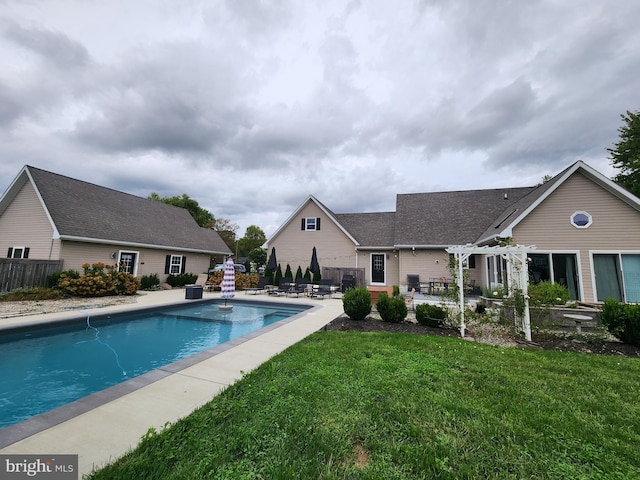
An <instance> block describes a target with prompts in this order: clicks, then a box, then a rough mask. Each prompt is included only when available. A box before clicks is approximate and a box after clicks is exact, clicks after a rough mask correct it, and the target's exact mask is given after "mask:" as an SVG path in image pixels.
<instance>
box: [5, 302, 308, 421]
mask: <svg viewBox="0 0 640 480" xmlns="http://www.w3.org/2000/svg"><path fill="white" fill-rule="evenodd" d="M218 305H219V302H218V301H213V302H211V301H206V302H197V303H193V304H189V305H187V306H185V305H184V304H182V305H180V306H179V307H172V308H170V307H164V308H162V309H160V310H158V309H155V310H151V311H148V310H147V311H144V312H142V311H140V312H136V313H132V314H127V315H122V314H119V315H111V316H101V317H94V318H91V317H87V318H85V319H77V320H76V321H75V322H73V323H70V324H66V325H61V326H56V327H54V328H40V329H37V330H33V329H22V330H20V331H14V332H12V333H4V334H2V335H0V372H2V382H1V383H2V385H0V428H2V427H6V426H9V425H13V424H15V423H18V422H21V421H23V420H25V419H28V418H30V417H32V416H34V415H38V414H40V413H43V412H47V411H50V410H52V409H55V408H56V407H59V406H61V405H65V404H68V403H70V402H73V401H75V400H78V399H80V398H83V397H85V396H87V395H90V394H92V393H95V392H98V391H100V390H104V389H106V388H108V387H110V386H113V385H116V384H119V383H121V382H126V381H127V380H130V379H132V378H135V377H138V376H140V375H142V374H144V373H147V372H150V371H152V370H154V369H157V368H159V367H162V366H164V365H167V364H170V363H172V362H176V361H178V360H180V359H184V358H187V357H190V356H192V355H195V354H197V353H198V352H202V351H205V350H207V349H211V348H212V347H215V346H216V345H220V344H223V343H224V342H228V341H229V340H232V339H234V338H237V337H241V336H243V335H246V334H247V333H249V332H252V331H255V330H257V329H260V328H262V327H264V326H267V325H270V324H273V323H275V322H278V321H280V320H283V319H285V318H288V317H291V316H293V315H296V314H298V313H300V312H302V311H304V310H306V309H308V308H309V306H305V305H290V304H265V303H259V302H258V303H253V302H242V303H241V302H234V308H233V310H232V311H231V312H223V311H221V310H219V309H218Z"/></svg>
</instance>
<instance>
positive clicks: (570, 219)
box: [569, 210, 593, 229]
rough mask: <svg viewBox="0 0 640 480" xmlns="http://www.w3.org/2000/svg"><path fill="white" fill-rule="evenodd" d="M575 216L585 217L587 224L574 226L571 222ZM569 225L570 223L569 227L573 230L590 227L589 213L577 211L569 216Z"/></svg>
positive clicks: (591, 222) (591, 220)
mask: <svg viewBox="0 0 640 480" xmlns="http://www.w3.org/2000/svg"><path fill="white" fill-rule="evenodd" d="M576 215H584V216H585V217H587V219H588V220H587V224H586V225H578V224H576V222H575V221H574V220H573V217H575V216H576ZM569 223H571V226H572V227H574V228H579V229H582V228H589V227H590V226H591V225H593V217H592V216H591V214H590V213H589V212H585V211H584V210H577V211H575V212H573V213H572V214H571V215H570V216H569Z"/></svg>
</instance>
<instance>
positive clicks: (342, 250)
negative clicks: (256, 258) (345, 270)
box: [268, 201, 369, 274]
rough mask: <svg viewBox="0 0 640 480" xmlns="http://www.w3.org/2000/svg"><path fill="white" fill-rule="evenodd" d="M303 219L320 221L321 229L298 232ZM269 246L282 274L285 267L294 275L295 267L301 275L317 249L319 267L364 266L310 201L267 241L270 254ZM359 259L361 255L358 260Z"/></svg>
mask: <svg viewBox="0 0 640 480" xmlns="http://www.w3.org/2000/svg"><path fill="white" fill-rule="evenodd" d="M306 217H315V218H320V219H321V220H320V230H319V231H303V230H301V229H300V222H301V220H302V218H306ZM271 247H275V249H276V258H277V260H278V263H279V264H280V266H281V267H282V271H283V272H284V270H285V268H287V264H288V265H290V266H291V269H292V270H293V273H294V274H295V272H296V270H297V268H298V266H300V267H301V268H302V271H303V273H304V271H305V269H306V268H307V267H308V266H309V264H310V263H311V252H312V250H313V247H316V251H317V254H318V263H319V264H320V268H322V267H366V265H359V264H358V263H361V261H360V260H361V259H360V258H356V249H355V244H354V243H353V242H352V241H351V240H350V239H349V238H348V237H347V236H346V235H345V234H344V232H343V231H342V230H340V229H339V228H338V227H337V226H336V224H335V223H334V222H333V221H332V220H331V219H330V218H329V217H327V216H326V215H325V214H324V213H323V212H322V210H321V209H320V208H319V207H318V206H317V205H316V204H315V203H313V202H311V201H310V202H308V203H307V204H306V205H305V206H304V207H303V209H302V210H301V211H300V212H299V214H298V215H297V216H296V217H294V218H293V219H292V220H291V222H289V224H287V225H286V226H285V227H284V228H283V229H282V231H280V233H279V234H278V236H277V237H275V238H274V239H272V240H271V241H270V242H269V251H268V254H269V255H270V254H271ZM362 256H363V254H362V253H360V257H362ZM368 258H369V255H366V256H365V258H362V260H363V261H364V262H365V263H366V262H367V261H368Z"/></svg>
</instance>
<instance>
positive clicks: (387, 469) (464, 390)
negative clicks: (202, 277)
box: [91, 331, 640, 480]
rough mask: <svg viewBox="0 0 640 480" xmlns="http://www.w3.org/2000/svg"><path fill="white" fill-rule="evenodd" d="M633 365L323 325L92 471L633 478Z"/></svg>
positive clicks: (637, 441) (636, 465) (639, 461)
mask: <svg viewBox="0 0 640 480" xmlns="http://www.w3.org/2000/svg"><path fill="white" fill-rule="evenodd" d="M639 400H640V362H639V361H638V360H637V359H633V358H624V357H612V356H600V355H589V354H581V353H568V352H559V351H546V350H539V349H529V348H510V347H495V346H489V345H483V344H478V343H471V342H468V341H465V340H461V339H459V338H449V337H439V336H428V335H409V334H393V333H361V332H335V331H334V332H318V333H316V334H314V335H312V336H310V337H308V338H307V339H305V340H304V341H302V342H300V343H298V344H296V345H294V346H293V347H291V348H289V349H287V350H286V351H285V352H283V353H282V354H280V355H278V356H276V357H274V358H273V359H271V360H270V361H269V362H267V363H265V364H263V365H262V366H261V367H259V368H258V369H256V370H255V371H254V372H251V373H249V374H247V375H245V376H244V378H243V379H242V380H241V381H239V382H237V383H236V384H234V385H232V386H230V387H229V388H227V389H226V390H225V391H224V392H223V393H222V394H220V395H219V396H218V397H216V398H215V399H214V400H213V401H211V402H210V403H208V404H207V405H205V406H204V407H202V408H200V409H198V410H197V411H195V412H194V413H192V414H191V415H190V416H188V417H186V418H185V419H183V420H181V421H178V422H176V423H175V424H173V425H170V426H167V428H165V429H164V430H163V431H161V432H155V431H150V432H149V433H148V434H147V435H146V436H145V437H144V438H143V439H142V441H141V443H140V445H139V446H138V448H137V449H136V450H134V451H132V452H130V453H129V454H127V455H125V456H124V457H122V458H120V459H119V460H117V461H116V462H115V463H113V464H112V465H109V466H107V467H106V468H104V469H102V470H100V471H98V472H95V473H94V474H93V476H92V477H91V478H95V479H103V478H104V479H116V478H121V479H126V480H130V479H132V478H149V479H161V478H172V479H186V478H194V479H202V478H216V479H235V478H242V479H253V478H266V479H272V478H281V479H290V478H304V479H307V478H312V479H316V478H326V479H334V478H341V479H342V478H346V479H359V478H369V479H404V478H412V479H413V478H456V479H459V478H473V479H476V478H513V479H522V478H549V479H562V478H566V479H572V480H573V479H587V478H593V479H603V478H640V455H638V452H640V402H639Z"/></svg>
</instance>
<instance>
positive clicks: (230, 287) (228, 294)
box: [218, 257, 236, 310]
mask: <svg viewBox="0 0 640 480" xmlns="http://www.w3.org/2000/svg"><path fill="white" fill-rule="evenodd" d="M220 291H221V293H220V297H221V298H224V305H219V306H218V308H219V309H220V310H231V309H232V308H233V306H232V305H227V300H228V299H230V298H233V297H234V296H235V294H236V269H235V268H234V266H233V258H231V257H229V259H228V260H227V263H226V264H225V265H224V276H223V277H222V285H221V287H220Z"/></svg>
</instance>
